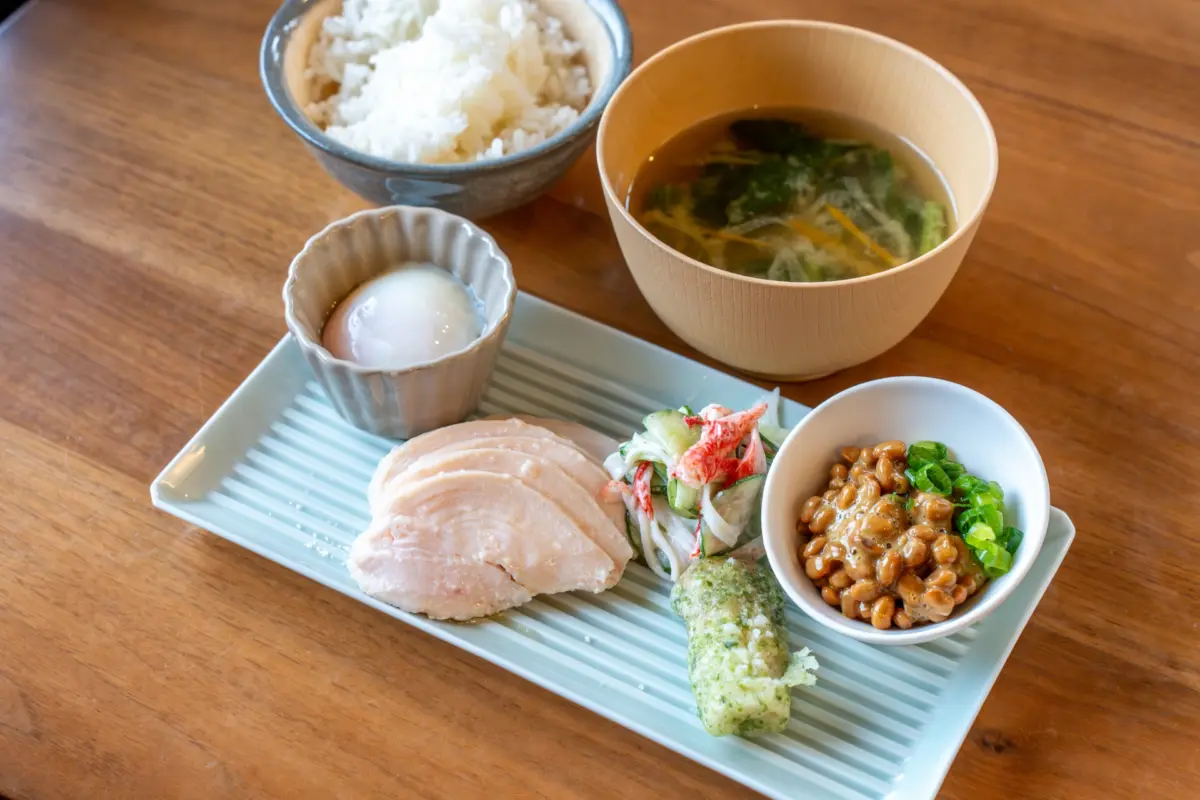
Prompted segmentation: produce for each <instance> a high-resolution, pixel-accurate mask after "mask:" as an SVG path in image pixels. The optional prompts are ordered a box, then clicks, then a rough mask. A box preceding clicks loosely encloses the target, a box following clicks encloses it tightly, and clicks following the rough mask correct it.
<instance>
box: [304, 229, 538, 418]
mask: <svg viewBox="0 0 1200 800" xmlns="http://www.w3.org/2000/svg"><path fill="white" fill-rule="evenodd" d="M409 261H417V262H428V263H431V264H434V265H436V266H439V267H441V268H442V269H444V270H446V271H447V272H450V273H452V274H453V275H454V276H455V277H457V278H458V279H459V280H461V281H462V282H463V283H465V284H466V285H467V286H469V287H470V288H471V289H472V291H474V292H475V294H476V296H478V298H479V300H480V302H481V303H482V304H483V311H484V317H485V319H484V325H483V332H482V334H480V336H479V338H478V339H476V340H475V341H474V342H472V343H471V344H469V345H468V346H467V347H465V348H464V349H462V350H459V351H457V352H455V353H450V354H449V355H446V356H442V357H441V358H438V359H435V360H433V361H429V362H426V363H422V364H416V365H414V366H411V367H408V368H406V369H398V370H380V369H370V368H367V367H363V366H360V365H358V364H354V363H352V362H349V361H344V360H342V359H339V358H335V357H334V356H333V355H332V354H331V353H330V352H329V351H328V350H326V349H325V348H324V347H322V346H321V331H322V330H323V328H324V326H325V322H326V320H327V319H328V318H329V315H330V314H331V313H332V312H333V309H334V307H336V306H337V304H338V303H339V302H341V301H342V300H343V299H344V298H345V297H346V296H347V295H349V294H350V292H351V291H353V290H354V288H355V287H357V286H358V285H359V284H361V283H363V282H365V281H367V280H369V279H370V278H373V277H375V276H376V275H378V274H379V273H381V272H383V271H385V270H387V269H388V268H390V267H393V266H395V265H397V264H401V263H404V262H409ZM516 293H517V287H516V282H515V281H514V280H513V275H512V265H511V264H510V263H509V261H508V258H507V257H506V256H505V255H504V253H502V252H501V251H500V248H499V247H497V246H496V242H495V241H494V240H493V239H492V237H491V236H488V235H487V234H486V233H484V232H483V231H482V230H480V229H479V228H478V227H476V226H475V225H473V224H471V223H470V222H468V221H467V220H465V219H463V218H461V217H456V216H454V215H453V214H448V213H446V212H444V211H438V210H437V209H432V208H412V207H408V206H389V207H387V208H379V209H371V210H368V211H360V212H359V213H357V214H352V215H351V216H349V217H346V218H345V219H343V220H339V221H337V222H334V223H332V224H331V225H329V226H328V227H327V228H325V230H323V231H321V232H320V233H318V234H317V235H316V236H314V237H312V238H311V239H309V240H308V243H307V244H305V245H304V249H303V250H301V251H300V253H299V255H297V256H296V257H295V258H294V259H293V260H292V265H291V267H290V268H289V270H288V278H287V283H285V284H284V287H283V303H284V312H285V315H286V317H287V326H288V330H289V331H291V333H292V336H293V337H295V339H296V341H297V342H298V343H299V344H300V349H301V350H302V351H303V352H304V357H305V358H306V359H307V360H308V363H309V366H311V367H312V371H313V373H314V374H315V375H316V377H317V380H318V381H319V382H320V383H321V386H322V387H324V389H325V393H326V394H327V395H328V396H329V401H330V402H331V403H332V404H333V407H334V408H335V409H336V410H337V412H338V413H339V414H341V415H342V417H344V418H345V419H346V420H347V421H348V422H350V423H351V424H352V425H355V426H356V427H359V428H362V429H363V430H366V431H370V432H371V433H375V434H379V435H381V436H387V437H391V438H399V439H407V438H409V437H411V436H416V435H417V434H419V433H424V432H425V431H429V430H433V429H434V428H440V427H442V426H443V425H450V424H452V423H455V422H460V421H461V420H462V419H463V418H465V417H466V416H467V415H468V414H470V413H471V412H472V411H474V410H475V407H476V406H477V405H478V404H479V398H480V395H481V394H482V393H483V389H484V387H485V386H486V385H487V382H488V379H489V378H490V377H491V374H492V369H493V367H495V365H496V358H497V356H498V355H499V353H500V345H501V343H502V342H503V340H504V335H505V333H506V332H507V331H508V323H509V319H510V318H511V317H512V309H513V301H514V300H515V298H516Z"/></svg>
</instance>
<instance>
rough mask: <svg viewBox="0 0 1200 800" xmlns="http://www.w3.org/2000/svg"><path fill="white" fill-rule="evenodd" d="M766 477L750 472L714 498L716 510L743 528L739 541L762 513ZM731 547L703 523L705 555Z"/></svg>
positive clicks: (702, 544)
mask: <svg viewBox="0 0 1200 800" xmlns="http://www.w3.org/2000/svg"><path fill="white" fill-rule="evenodd" d="M766 479H767V476H766V475H749V476H747V477H745V478H742V479H741V480H740V481H738V482H737V483H735V484H733V485H732V486H727V487H726V488H724V489H722V490H721V491H719V492H717V494H716V496H715V497H714V498H713V501H712V507H713V510H714V511H716V512H717V513H718V514H719V515H720V516H721V519H723V520H725V521H726V522H727V523H729V524H730V525H731V526H733V527H735V528H737V529H738V530H739V531H740V532H741V535H740V536H739V537H738V541H741V540H743V539H745V538H746V536H745V534H746V531H747V530H748V529H749V527H750V523H751V522H752V521H753V520H754V517H755V515H756V514H757V513H758V510H759V494H760V493H761V492H762V487H763V485H764V484H765V483H766ZM728 549H730V545H728V544H726V543H725V542H723V541H721V540H720V539H718V538H717V537H716V536H714V535H713V534H712V532H711V531H709V529H708V525H701V526H700V552H701V553H702V554H703V555H705V556H710V555H715V554H717V553H721V552H724V551H726V550H728Z"/></svg>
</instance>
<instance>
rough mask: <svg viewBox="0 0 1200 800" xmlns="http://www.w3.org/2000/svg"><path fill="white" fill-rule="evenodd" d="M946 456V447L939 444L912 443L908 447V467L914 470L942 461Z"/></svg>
mask: <svg viewBox="0 0 1200 800" xmlns="http://www.w3.org/2000/svg"><path fill="white" fill-rule="evenodd" d="M946 455H947V450H946V445H944V444H942V443H941V442H913V443H912V444H910V445H909V446H908V465H909V466H910V467H912V468H913V469H916V468H918V467H920V466H921V465H923V464H928V463H929V462H934V463H938V462H941V461H944V460H945V459H946Z"/></svg>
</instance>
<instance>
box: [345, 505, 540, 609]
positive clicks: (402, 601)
mask: <svg viewBox="0 0 1200 800" xmlns="http://www.w3.org/2000/svg"><path fill="white" fill-rule="evenodd" d="M413 524H417V523H416V522H415V521H413ZM391 530H392V525H391V520H384V524H381V525H375V526H372V528H371V529H369V530H368V531H367V532H366V533H364V534H362V535H361V536H359V537H358V539H356V540H355V542H354V546H353V547H352V548H351V550H350V559H349V562H348V566H349V568H350V574H351V576H352V577H353V578H354V580H355V581H356V582H357V583H358V585H359V588H361V589H362V590H363V591H364V592H366V593H367V594H369V595H371V596H372V597H374V598H376V599H377V600H382V601H383V602H385V603H388V604H389V605H393V606H396V607H397V608H400V609H403V610H404V611H410V612H413V613H427V614H429V615H430V616H434V617H436V618H437V619H474V618H476V617H486V616H488V615H489V614H495V613H496V612H498V611H503V610H504V609H506V608H512V607H514V606H519V605H521V604H522V603H528V602H529V601H530V600H531V599H533V595H532V594H530V593H529V590H528V589H526V588H525V587H524V586H522V585H521V584H519V583H517V582H516V581H514V580H513V579H512V577H511V576H510V575H509V574H508V573H507V572H505V571H504V568H503V567H500V566H497V565H495V564H489V563H487V562H486V561H478V560H468V559H465V558H460V559H454V558H448V557H447V556H446V555H445V554H444V553H439V552H432V553H431V552H428V551H426V550H422V549H420V548H414V547H412V546H411V545H409V544H407V543H405V540H404V539H399V540H398V539H395V538H393V536H392V533H391ZM435 612H436V613H435Z"/></svg>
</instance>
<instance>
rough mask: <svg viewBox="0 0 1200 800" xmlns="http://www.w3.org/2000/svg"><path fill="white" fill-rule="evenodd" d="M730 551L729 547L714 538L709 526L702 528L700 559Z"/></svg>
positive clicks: (702, 526)
mask: <svg viewBox="0 0 1200 800" xmlns="http://www.w3.org/2000/svg"><path fill="white" fill-rule="evenodd" d="M728 549H729V545H727V544H725V543H724V542H722V541H721V540H720V539H718V538H717V537H715V536H713V535H712V534H711V533H709V531H708V526H707V525H701V526H700V557H701V558H708V557H709V556H715V555H716V554H717V553H721V552H724V551H725V550H728Z"/></svg>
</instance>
